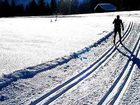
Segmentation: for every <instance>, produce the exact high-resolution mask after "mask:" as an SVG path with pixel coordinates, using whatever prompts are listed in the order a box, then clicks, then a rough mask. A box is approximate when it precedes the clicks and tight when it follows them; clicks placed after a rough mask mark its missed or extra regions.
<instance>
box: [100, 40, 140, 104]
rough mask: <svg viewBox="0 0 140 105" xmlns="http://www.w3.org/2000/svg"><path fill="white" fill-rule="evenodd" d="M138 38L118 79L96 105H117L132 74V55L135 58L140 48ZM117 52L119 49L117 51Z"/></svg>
mask: <svg viewBox="0 0 140 105" xmlns="http://www.w3.org/2000/svg"><path fill="white" fill-rule="evenodd" d="M139 40H140V37H139V38H138V40H137V42H136V44H135V46H134V48H133V51H132V53H131V55H130V57H129V59H128V61H127V63H126V65H125V66H124V68H123V69H122V72H121V73H120V75H119V76H118V78H117V79H116V80H115V82H114V83H113V85H112V86H111V88H110V89H109V90H108V92H107V93H106V94H105V96H104V97H103V98H102V99H101V100H100V102H99V103H98V105H118V103H119V100H120V98H121V97H122V95H123V93H124V92H125V90H126V88H127V86H128V84H129V82H130V79H131V76H132V73H133V70H134V69H133V67H134V61H133V60H134V59H135V58H133V57H134V55H135V57H137V55H138V53H139V47H140V41H139ZM117 50H119V49H117ZM129 53H130V52H129Z"/></svg>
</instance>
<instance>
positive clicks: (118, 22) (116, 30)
mask: <svg viewBox="0 0 140 105" xmlns="http://www.w3.org/2000/svg"><path fill="white" fill-rule="evenodd" d="M113 24H114V44H115V39H116V34H117V33H118V34H119V38H120V43H122V42H121V29H122V30H124V25H123V23H122V20H121V19H120V16H119V15H117V18H115V19H114V21H113Z"/></svg>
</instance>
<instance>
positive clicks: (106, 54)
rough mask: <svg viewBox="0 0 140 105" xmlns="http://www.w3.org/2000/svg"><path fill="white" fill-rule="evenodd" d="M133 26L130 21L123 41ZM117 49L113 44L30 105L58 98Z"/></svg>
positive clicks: (46, 104)
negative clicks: (94, 59)
mask: <svg viewBox="0 0 140 105" xmlns="http://www.w3.org/2000/svg"><path fill="white" fill-rule="evenodd" d="M132 26H133V22H130V24H129V26H128V28H127V30H126V31H125V33H124V35H123V39H122V41H124V39H125V38H126V37H127V36H128V34H129V33H130V31H131V29H132ZM119 45H120V44H119V41H117V43H116V46H119ZM115 51H116V48H115V46H114V45H113V46H112V47H111V48H110V49H109V50H107V51H106V52H105V53H104V54H103V55H102V56H101V57H100V58H99V59H98V60H97V61H95V62H94V63H93V64H91V65H90V66H89V67H88V68H86V69H85V70H83V71H82V72H80V73H79V74H77V75H76V76H74V77H72V78H71V79H69V80H67V81H66V82H64V83H63V84H61V85H59V86H57V87H55V88H54V89H52V90H51V91H49V92H48V93H46V94H45V95H43V96H41V97H40V98H38V99H36V100H34V101H32V102H31V103H30V105H36V104H39V103H40V102H42V101H44V100H46V98H49V99H48V100H47V101H45V103H44V105H48V104H50V103H51V102H53V101H54V100H56V99H57V98H58V97H60V96H61V95H62V94H64V93H65V92H67V91H68V90H69V89H71V88H72V87H73V86H75V85H76V84H78V83H79V82H81V81H82V80H84V79H85V78H86V77H88V76H89V75H90V74H91V73H93V72H94V71H95V70H96V69H97V68H99V67H100V66H101V65H102V64H103V63H104V62H105V61H107V59H109V58H110V57H111V55H112V56H113V53H114V52H115ZM93 67H94V68H93ZM90 69H92V70H91V71H89V70H90ZM88 71H89V72H88ZM87 72H88V73H87ZM85 73H86V74H85ZM82 75H83V76H82ZM78 77H80V78H78ZM67 85H68V86H67ZM64 87H65V88H64ZM62 88H64V89H62ZM60 89H62V90H61V91H60V92H59V90H60ZM56 92H58V93H56ZM54 93H56V94H55V95H53V96H52V97H51V95H52V94H54Z"/></svg>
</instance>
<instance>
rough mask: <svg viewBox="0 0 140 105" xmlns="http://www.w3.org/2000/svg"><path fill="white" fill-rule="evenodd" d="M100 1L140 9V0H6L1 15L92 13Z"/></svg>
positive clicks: (119, 7)
mask: <svg viewBox="0 0 140 105" xmlns="http://www.w3.org/2000/svg"><path fill="white" fill-rule="evenodd" d="M98 3H112V4H114V5H115V6H116V7H117V10H119V11H121V10H139V9H140V5H139V4H140V0H85V1H84V2H83V3H80V1H79V0H60V1H58V0H51V2H50V3H46V2H45V0H38V2H36V0H31V1H30V3H29V4H28V5H26V6H25V5H22V4H16V2H15V0H11V2H10V3H9V2H8V0H4V1H1V2H0V17H9V16H37V15H53V14H77V13H91V12H94V7H95V6H96V5H97V4H98Z"/></svg>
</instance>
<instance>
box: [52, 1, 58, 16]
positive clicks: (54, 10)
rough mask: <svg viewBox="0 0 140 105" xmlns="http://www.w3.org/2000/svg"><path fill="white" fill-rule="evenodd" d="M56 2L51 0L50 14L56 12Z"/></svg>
mask: <svg viewBox="0 0 140 105" xmlns="http://www.w3.org/2000/svg"><path fill="white" fill-rule="evenodd" d="M56 10H57V3H56V0H51V12H52V14H56V13H57V11H56Z"/></svg>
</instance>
